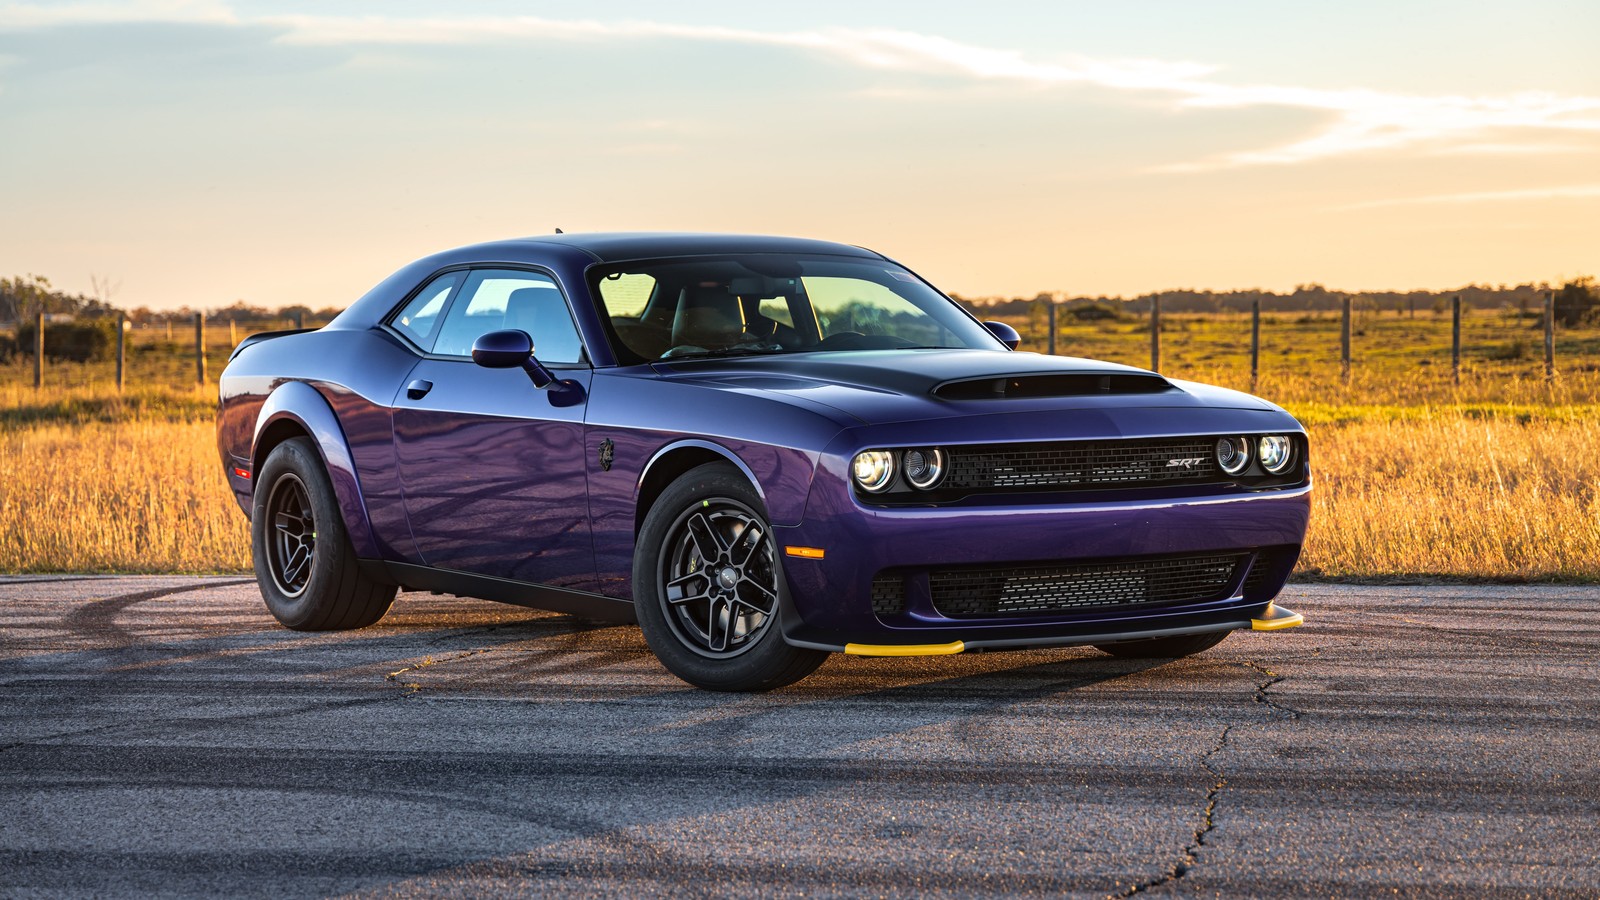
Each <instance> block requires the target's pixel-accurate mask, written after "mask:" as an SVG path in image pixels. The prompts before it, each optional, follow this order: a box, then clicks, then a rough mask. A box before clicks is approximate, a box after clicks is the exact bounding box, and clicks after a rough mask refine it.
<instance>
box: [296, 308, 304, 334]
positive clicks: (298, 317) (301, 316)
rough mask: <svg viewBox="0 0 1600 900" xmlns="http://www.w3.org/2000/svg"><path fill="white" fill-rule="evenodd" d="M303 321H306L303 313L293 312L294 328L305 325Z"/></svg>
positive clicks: (300, 327)
mask: <svg viewBox="0 0 1600 900" xmlns="http://www.w3.org/2000/svg"><path fill="white" fill-rule="evenodd" d="M305 321H306V320H305V313H300V312H297V313H295V314H294V328H295V330H296V331H299V330H300V329H302V328H304V327H306V326H305Z"/></svg>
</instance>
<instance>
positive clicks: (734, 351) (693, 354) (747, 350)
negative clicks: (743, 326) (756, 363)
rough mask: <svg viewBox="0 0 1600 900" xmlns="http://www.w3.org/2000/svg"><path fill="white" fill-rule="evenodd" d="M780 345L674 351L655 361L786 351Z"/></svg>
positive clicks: (786, 351) (761, 354)
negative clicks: (685, 351)
mask: <svg viewBox="0 0 1600 900" xmlns="http://www.w3.org/2000/svg"><path fill="white" fill-rule="evenodd" d="M788 352H789V351H788V350H785V349H783V348H782V347H773V348H767V347H724V348H722V349H721V350H692V351H690V352H688V353H675V354H673V355H672V356H663V357H660V358H658V359H656V360H655V361H656V362H677V361H678V360H680V359H717V358H728V357H733V356H767V355H770V354H774V353H788Z"/></svg>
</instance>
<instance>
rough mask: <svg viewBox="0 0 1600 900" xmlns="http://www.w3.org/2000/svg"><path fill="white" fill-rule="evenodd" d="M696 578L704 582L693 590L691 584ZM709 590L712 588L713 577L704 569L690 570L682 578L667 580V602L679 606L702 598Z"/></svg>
mask: <svg viewBox="0 0 1600 900" xmlns="http://www.w3.org/2000/svg"><path fill="white" fill-rule="evenodd" d="M695 580H699V581H701V582H703V583H702V584H701V585H700V586H699V587H698V588H695V589H694V590H692V591H691V590H690V589H689V584H690V583H692V582H694V581H695ZM709 590H711V579H710V577H708V576H707V575H706V573H705V572H704V571H699V572H690V573H689V574H687V575H684V576H683V577H681V578H674V579H672V580H671V581H669V582H667V602H668V603H671V604H672V605H674V606H677V605H678V604H681V603H688V602H689V601H691V600H702V599H704V598H705V596H706V592H707V591H709Z"/></svg>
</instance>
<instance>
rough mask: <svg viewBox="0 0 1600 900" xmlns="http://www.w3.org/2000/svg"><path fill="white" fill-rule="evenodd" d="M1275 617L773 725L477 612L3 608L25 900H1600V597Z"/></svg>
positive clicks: (14, 586) (232, 594) (22, 582)
mask: <svg viewBox="0 0 1600 900" xmlns="http://www.w3.org/2000/svg"><path fill="white" fill-rule="evenodd" d="M1281 602H1282V603H1283V604H1284V605H1286V606H1289V607H1290V608H1292V609H1294V610H1296V611H1298V612H1301V613H1303V614H1304V615H1305V617H1306V621H1307V624H1306V625H1305V626H1304V627H1301V628H1298V629H1294V630H1292V631H1287V632H1281V633H1271V634H1260V633H1240V634H1236V635H1234V636H1232V637H1230V638H1229V639H1228V640H1227V641H1225V642H1224V643H1223V644H1222V645H1221V646H1219V647H1217V648H1215V649H1213V650H1210V651H1208V652H1206V653H1204V654H1201V655H1200V656H1197V657H1194V658H1190V659H1185V660H1177V661H1126V660H1117V659H1113V658H1110V657H1107V656H1104V655H1102V654H1100V653H1098V652H1097V651H1095V650H1092V649H1088V648H1074V649H1064V650H1048V651H1044V650H1039V651H1028V652H1016V653H990V654H967V655H962V656H956V657H939V658H931V659H909V660H907V659H880V660H868V659H855V658H845V657H836V658H834V659H832V660H831V661H829V662H828V663H827V664H826V665H825V666H824V667H823V668H822V669H821V670H820V671H819V672H817V674H815V675H813V676H812V677H811V678H809V679H807V680H806V681H803V682H801V683H800V684H799V685H796V686H794V687H792V688H788V689H784V690H782V691H778V692H775V693H771V694H766V695H753V696H741V695H725V694H713V693H707V692H703V691H698V690H695V689H693V688H690V687H688V686H686V685H684V684H682V683H680V682H678V681H677V680H675V679H673V678H672V677H671V676H670V675H668V674H667V673H666V672H665V671H664V670H662V669H661V668H660V666H659V665H658V664H657V663H656V662H655V660H654V658H653V657H652V656H651V655H650V653H649V651H648V650H647V649H646V647H645V645H644V642H643V640H642V639H641V638H640V636H639V632H638V629H637V628H631V627H619V626H600V625H594V624H590V623H586V622H583V621H580V620H577V619H573V618H571V617H567V616H561V615H553V614H547V613H540V612H534V611H530V610H525V609H520V608H517V607H512V606H501V605H498V604H492V603H486V602H481V601H476V600H463V599H459V598H454V597H440V596H432V595H426V594H403V595H401V597H400V599H399V600H398V601H397V602H396V604H395V607H394V609H393V610H392V611H391V612H390V614H389V616H388V617H387V618H385V619H384V620H383V621H382V622H380V623H379V624H378V625H376V626H374V627H372V628H368V629H365V630H362V631H356V632H345V633H336V634H314V635H308V634H297V633H293V632H289V631H286V630H283V629H281V628H279V627H278V626H277V625H276V624H275V623H274V622H273V621H272V619H271V618H270V617H269V616H268V615H267V613H266V610H265V608H264V607H263V606H262V603H261V600H260V597H259V595H258V594H257V592H256V588H255V586H254V583H253V582H251V581H247V580H244V579H240V578H188V577H151V578H127V577H110V578H94V577H71V576H46V577H38V578H23V577H0V896H4V897H32V896H41V897H44V896H85V895H95V896H112V895H127V894H161V895H207V896H216V895H229V896H249V895H273V896H307V895H343V894H353V895H361V896H419V895H421V896H439V895H446V896H449V895H460V896H468V895H470V896H481V895H485V894H491V895H492V894H519V895H530V894H532V895H541V894H548V895H561V896H638V895H664V894H671V895H674V896H686V897H699V896H732V895H741V896H748V895H755V896H783V895H791V896H802V895H803V896H822V897H827V896H941V895H943V896H971V895H986V894H999V895H1050V896H1058V895H1075V896H1085V897H1105V896H1129V895H1133V894H1138V893H1148V894H1152V895H1164V896H1173V895H1181V896H1214V895H1222V896H1258V897H1278V896H1298V895H1304V896H1330V895H1333V896H1346V895H1360V896H1375V895H1380V894H1382V895H1391V896H1392V895H1394V894H1395V893H1398V894H1400V895H1402V896H1435V895H1437V896H1446V895H1450V896H1473V897H1525V896H1563V895H1571V896H1588V897H1595V896H1600V851H1597V848H1600V668H1597V664H1596V660H1597V658H1600V589H1596V588H1592V587H1547V586H1512V587H1504V586H1496V587H1489V586H1438V585H1434V586H1411V587H1350V586H1331V585H1315V586H1291V587H1290V589H1289V590H1288V591H1287V592H1286V594H1285V596H1284V597H1283V598H1282V599H1281Z"/></svg>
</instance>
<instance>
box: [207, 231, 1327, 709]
mask: <svg viewBox="0 0 1600 900" xmlns="http://www.w3.org/2000/svg"><path fill="white" fill-rule="evenodd" d="M1016 344H1017V335H1016V332H1015V331H1013V330H1012V329H1011V328H1009V327H1008V326H1006V325H1004V324H1002V323H998V322H980V321H978V320H977V319H975V318H973V317H972V316H971V315H970V314H968V313H967V311H966V310H965V309H963V308H962V307H960V306H959V305H957V304H956V303H955V302H953V301H952V300H950V299H949V298H948V297H946V296H945V295H944V294H942V293H940V292H939V291H938V290H937V289H935V288H934V287H932V286H931V285H929V284H928V283H927V282H925V281H923V280H922V279H921V278H919V277H918V276H917V275H915V274H914V273H912V272H911V271H909V270H908V269H906V268H904V267H902V266H901V265H899V264H898V263H895V262H894V261H892V260H889V259H887V258H885V257H884V256H882V255H880V254H878V253H874V252H872V251H870V250H864V249H861V248H859V247H852V246H847V245H843V244H834V243H827V242H823V241H811V240H799V239H793V238H775V237H754V236H735V235H698V234H594V235H576V234H557V235H551V236H545V237H534V238H525V239H521V240H509V241H500V242H496V243H488V244H479V245H476V246H472V247H463V248H460V249H457V250H450V251H447V252H444V253H440V254H437V255H435V256H429V257H427V258H425V259H421V260H418V261H417V262H414V263H412V264H411V265H408V266H406V267H405V268H403V269H401V270H400V271H398V272H396V273H395V274H394V275H392V276H390V277H389V278H388V279H387V280H385V281H384V282H383V283H381V284H379V285H378V286H377V287H375V288H373V289H372V290H371V291H369V292H368V293H367V294H366V296H364V297H362V298H361V299H359V300H357V301H356V302H355V303H354V304H352V305H351V306H350V307H349V308H348V309H346V310H345V311H344V312H343V313H341V314H340V315H339V316H338V318H336V319H334V320H333V321H332V322H330V323H329V324H328V325H327V326H326V327H323V328H320V329H316V330H308V331H299V332H277V333H268V334H259V335H253V336H251V337H250V338H248V339H246V340H245V341H244V342H242V343H241V344H240V345H239V347H238V348H237V349H235V350H234V352H233V358H232V360H231V361H230V362H229V363H228V367H227V369H226V370H225V371H224V372H223V373H222V386H221V405H220V407H219V410H218V417H217V445H218V449H219V450H220V452H221V455H222V465H223V468H224V471H225V473H226V477H227V479H228V483H229V485H230V486H231V487H232V488H233V492H234V494H235V496H236V497H237V498H238V501H239V505H240V506H241V507H242V508H243V509H244V511H245V513H246V514H247V515H248V516H249V518H250V523H251V539H252V548H253V551H254V557H255V570H256V577H257V580H258V581H259V582H260V586H261V594H262V597H263V598H264V599H265V600H266V604H267V608H268V609H269V610H270V611H271V612H272V615H273V616H274V617H276V618H277V619H278V621H279V622H281V623H283V624H284V625H285V626H287V627H289V628H294V629H300V630H325V629H344V628H360V627H362V626H365V625H370V624H372V623H374V622H376V621H377V620H378V619H379V618H381V617H382V616H383V614H384V612H386V611H387V610H388V608H389V604H390V603H391V602H392V601H393V600H394V596H395V592H396V590H397V589H399V588H405V589H410V590H433V591H440V592H446V593H451V594H458V595H462V596H470V597H481V598H485V599H490V600H498V601H503V602H507V603H516V604H521V605H525V606H532V607H538V608H541V609H550V610H558V611H563V612H568V613H572V614H576V615H580V616H586V617H590V618H595V619H602V620H610V621H623V622H632V621H637V622H638V623H639V625H640V627H641V628H642V629H643V631H644V636H645V640H646V641H647V642H648V643H649V645H650V648H651V649H652V650H653V651H654V652H655V653H656V655H657V656H658V657H659V658H660V660H661V662H662V663H663V664H664V665H665V666H666V668H667V669H669V670H671V671H672V672H673V674H675V675H677V676H678V677H680V678H682V679H683V680H685V681H687V682H689V683H691V684H694V685H698V686H700V687H704V688H711V689H716V690H739V691H749V690H764V689H768V688H774V687H778V686H780V685H784V684H789V683H791V682H794V681H796V680H798V679H800V678H803V677H805V676H806V675H807V674H808V673H810V672H811V671H812V670H814V669H815V668H816V667H817V666H818V665H820V664H821V663H822V661H823V660H824V659H825V658H826V656H827V654H829V653H838V652H843V653H849V654H855V655H862V656H916V655H939V654H949V653H960V652H962V651H966V650H1000V649H1011V648H1021V647H1044V646H1059V645H1067V644H1092V645H1094V646H1095V647H1098V648H1099V649H1101V650H1103V651H1105V652H1107V653H1111V654H1114V655H1117V656H1128V657H1174V656H1184V655H1187V654H1191V653H1197V652H1200V651H1202V650H1205V649H1206V648H1208V647H1212V646H1214V645H1216V644H1217V643H1218V642H1220V641H1221V640H1222V639H1223V638H1224V637H1226V636H1227V635H1228V633H1229V632H1230V631H1233V630H1236V629H1245V628H1249V629H1256V630H1267V631H1270V630H1276V629H1280V628H1287V627H1291V626H1293V625H1297V624H1299V623H1300V616H1298V615H1297V614H1295V613H1292V612H1290V611H1289V610H1287V609H1284V608H1282V607H1280V606H1276V605H1274V604H1273V602H1272V600H1273V598H1274V597H1275V596H1276V595H1277V594H1278V592H1279V591H1280V590H1281V589H1282V588H1283V584H1284V581H1285V580H1286V579H1287V578H1288V576H1289V572H1290V570H1291V569H1292V568H1293V567H1294V564H1295V560H1296V558H1297V557H1298V556H1299V554H1300V546H1301V542H1302V540H1303V539H1304V536H1305V531H1306V522H1307V518H1308V516H1309V512H1310V500H1309V494H1310V490H1311V472H1310V468H1309V467H1308V464H1307V446H1306V434H1305V430H1304V429H1303V428H1301V426H1300V424H1299V423H1298V422H1296V421H1295V420H1294V419H1293V418H1292V417H1291V416H1289V414H1288V413H1286V412H1284V411H1283V410H1282V409H1281V408H1279V407H1277V406H1274V405H1273V404H1271V403H1268V402H1266V401H1264V400H1260V399H1257V398H1255V397H1252V396H1249V395H1246V394H1241V393H1238V392H1235V391H1229V390H1223V389H1220V388H1215V387H1209V386H1206V385H1201V384H1194V383H1188V382H1182V381H1175V380H1171V379H1167V378H1163V377H1161V376H1160V375H1157V374H1155V373H1152V372H1148V371H1145V370H1142V369H1136V368H1131V367H1128V366H1121V365H1114V364H1111V363H1105V362H1096V361H1092V360H1084V359H1069V358H1063V357H1052V356H1039V355H1036V354H1033V353H1023V352H1016V351H1015V347H1016Z"/></svg>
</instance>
